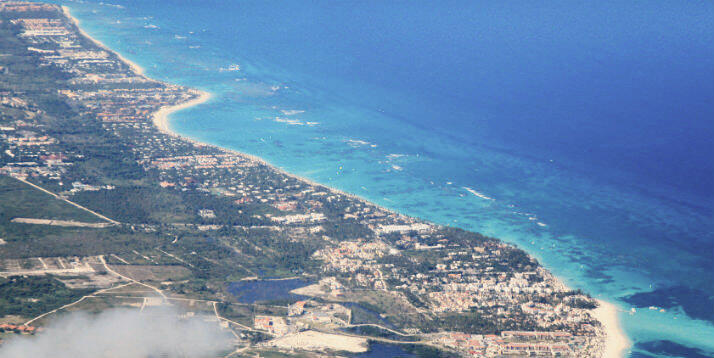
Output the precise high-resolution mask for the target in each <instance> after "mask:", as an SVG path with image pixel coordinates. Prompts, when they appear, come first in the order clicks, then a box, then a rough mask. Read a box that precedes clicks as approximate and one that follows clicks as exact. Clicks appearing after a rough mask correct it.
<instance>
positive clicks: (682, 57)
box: [58, 0, 714, 357]
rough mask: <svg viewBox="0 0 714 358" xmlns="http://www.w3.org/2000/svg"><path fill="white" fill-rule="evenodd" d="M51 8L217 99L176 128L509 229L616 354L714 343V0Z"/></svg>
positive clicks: (694, 350) (451, 219) (381, 199)
mask: <svg viewBox="0 0 714 358" xmlns="http://www.w3.org/2000/svg"><path fill="white" fill-rule="evenodd" d="M58 2H59V3H62V4H66V5H68V6H70V7H71V8H72V10H73V14H75V15H76V16H77V17H78V18H79V19H80V20H81V21H82V24H83V26H84V27H85V28H86V29H87V30H88V32H89V33H90V34H92V35H93V36H96V37H97V38H98V39H100V40H102V41H104V42H105V43H106V44H107V45H109V46H110V47H112V48H114V49H117V50H118V51H120V52H121V53H122V54H124V55H126V56H127V57H128V58H130V59H132V60H134V61H136V62H137V63H139V64H140V65H142V66H144V67H145V68H146V69H147V74H148V75H150V76H152V77H155V78H159V79H162V80H166V81H170V82H175V83H180V84H183V85H188V86H195V87H199V88H202V89H206V90H208V91H210V92H212V93H213V94H214V98H213V99H212V100H211V101H210V102H209V103H207V104H204V105H201V106H198V107H195V108H192V109H189V110H185V111H183V112H180V113H176V114H175V115H174V116H173V121H172V127H173V128H174V129H175V130H176V131H178V132H180V133H182V134H184V135H187V136H190V137H193V138H196V139H199V140H202V141H206V142H210V143H214V144H217V145H220V146H224V147H228V148H233V149H237V150H240V151H243V152H247V153H251V154H255V155H259V156H261V157H263V158H265V159H266V160H268V161H270V162H271V163H273V164H275V165H277V166H279V167H281V168H284V169H286V170H288V171H290V172H293V173H297V174H299V175H303V176H305V177H309V178H310V179H314V180H316V181H318V182H321V183H324V184H327V185H330V186H333V187H337V188H340V189H343V190H346V191H349V192H352V193H355V194H357V195H360V196H362V197H365V198H367V199H369V200H372V201H374V202H376V203H379V204H381V205H384V206H387V207H389V208H392V209H395V210H398V211H401V212H404V213H407V214H410V215H415V216H418V217H422V218H425V219H429V220H432V221H435V222H438V223H442V224H448V225H455V226H459V227H463V228H466V229H471V230H475V231H478V232H482V233H485V234H489V235H493V236H496V237H499V238H502V239H504V240H506V241H509V242H512V243H515V244H517V245H519V246H521V247H523V248H524V249H526V250H527V251H528V252H530V253H531V254H533V255H535V256H536V257H538V258H539V259H540V260H541V261H542V262H543V263H544V264H545V265H546V266H547V267H548V268H549V269H551V270H552V271H553V272H555V273H556V274H557V275H559V276H560V277H562V278H563V279H565V280H566V281H567V282H568V283H569V284H570V285H572V286H574V287H579V288H583V289H585V290H587V291H589V292H591V293H593V294H594V295H595V296H597V297H601V298H605V299H608V300H612V301H613V302H615V303H617V304H618V305H619V306H620V307H621V308H622V310H623V313H621V314H620V318H621V320H622V323H623V326H624V328H625V330H626V332H627V334H628V336H629V337H630V338H631V339H632V340H633V341H634V343H635V345H634V346H633V349H632V352H631V353H630V355H631V356H633V357H649V356H663V357H664V356H695V357H696V356H710V355H714V324H713V322H714V280H713V279H712V278H713V277H714V214H713V213H714V204H713V203H714V159H712V157H713V155H712V154H713V153H714V143H713V142H712V138H714V105H713V103H714V56H712V55H713V54H714V41H711V40H712V39H714V20H713V19H714V5H712V3H710V2H687V3H679V2H668V1H647V2H632V3H629V4H620V3H619V2H609V1H604V2H598V3H597V4H591V3H585V2H572V1H570V2H559V1H555V2H550V3H549V4H547V5H542V4H541V5H534V4H529V3H525V2H511V3H508V4H503V3H501V2H482V3H473V2H458V1H444V2H439V3H438V5H437V3H434V4H428V3H427V2H415V1H410V2H389V3H387V2H377V1H361V2H349V1H346V2H327V1H325V2H322V1H295V2H292V1H280V2H277V1H275V2H274V1H235V2H221V1H212V0H209V1H200V2H196V1H193V2H192V1H171V2H164V1H121V2H119V1H118V2H117V3H116V4H120V5H121V6H115V5H112V4H103V3H100V2H98V1H87V2H82V3H79V2H71V1H58ZM169 3H170V4H171V6H169ZM231 65H238V66H239V67H240V70H238V71H231V70H229V69H230V66H231ZM234 68H235V67H234ZM649 306H657V307H660V308H664V309H665V310H664V312H662V311H660V310H659V309H657V310H651V309H648V307H649ZM631 308H635V309H636V310H635V312H634V313H632V314H631V313H629V312H628V311H629V310H630V309H631Z"/></svg>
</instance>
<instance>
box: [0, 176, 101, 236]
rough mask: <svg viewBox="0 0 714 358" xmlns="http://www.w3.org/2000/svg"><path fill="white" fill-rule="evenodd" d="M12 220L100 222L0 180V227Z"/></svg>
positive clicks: (13, 182)
mask: <svg viewBox="0 0 714 358" xmlns="http://www.w3.org/2000/svg"><path fill="white" fill-rule="evenodd" d="M14 218H34V219H55V220H73V221H80V222H89V223H97V222H104V220H102V219H100V218H98V217H97V216H95V215H93V214H91V213H89V212H86V211H84V210H82V209H79V208H77V207H75V206H72V205H70V204H68V203H66V202H64V201H62V200H59V199H57V198H54V197H52V196H51V195H49V194H47V193H43V192H41V191H39V190H37V189H35V188H33V187H31V186H29V185H27V184H25V183H23V182H21V181H19V180H17V179H13V178H10V177H6V176H0V225H7V224H8V223H9V222H10V220H12V219H14ZM0 235H1V234H0Z"/></svg>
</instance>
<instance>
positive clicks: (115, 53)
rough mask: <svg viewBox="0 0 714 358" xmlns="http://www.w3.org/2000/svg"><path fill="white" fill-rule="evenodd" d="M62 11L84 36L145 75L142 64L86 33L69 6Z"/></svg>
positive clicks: (141, 74)
mask: <svg viewBox="0 0 714 358" xmlns="http://www.w3.org/2000/svg"><path fill="white" fill-rule="evenodd" d="M62 12H64V14H65V15H66V16H67V18H69V19H70V20H72V22H73V23H74V25H75V26H77V29H78V30H79V33H80V34H82V36H84V37H86V38H88V39H90V40H92V42H94V43H95V44H96V45H97V46H99V47H101V48H103V49H104V50H106V51H109V52H111V53H113V54H114V55H116V56H117V57H118V58H119V59H120V60H121V61H122V62H124V63H126V64H127V65H129V67H131V69H132V70H133V71H134V72H135V73H136V74H137V75H140V76H143V75H144V69H143V68H142V67H141V66H139V65H137V64H136V63H134V62H132V61H131V60H129V59H128V58H126V57H124V56H122V55H121V54H120V53H118V52H116V51H114V50H112V49H110V48H109V47H107V46H106V45H104V44H103V43H102V42H101V41H99V40H97V39H95V38H94V37H92V36H89V34H88V33H86V32H85V31H84V30H83V29H82V28H81V27H80V26H79V20H77V18H75V17H74V16H72V14H71V13H70V10H69V8H68V7H67V6H62Z"/></svg>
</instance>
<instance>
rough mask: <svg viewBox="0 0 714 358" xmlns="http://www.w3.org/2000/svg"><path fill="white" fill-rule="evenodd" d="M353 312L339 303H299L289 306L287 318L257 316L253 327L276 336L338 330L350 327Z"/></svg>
mask: <svg viewBox="0 0 714 358" xmlns="http://www.w3.org/2000/svg"><path fill="white" fill-rule="evenodd" d="M351 315H352V312H351V310H350V309H349V308H347V307H345V306H343V305H340V304H337V303H320V302H317V301H297V302H295V303H293V304H291V305H289V306H288V312H287V315H286V316H274V315H273V316H268V315H256V316H255V317H254V319H253V327H254V328H255V329H259V330H262V331H266V332H268V333H270V334H273V335H275V336H283V335H286V334H290V333H296V332H300V331H304V330H308V329H322V330H325V329H327V330H337V329H340V328H343V327H345V326H347V325H349V321H350V318H351Z"/></svg>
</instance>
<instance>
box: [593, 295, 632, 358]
mask: <svg viewBox="0 0 714 358" xmlns="http://www.w3.org/2000/svg"><path fill="white" fill-rule="evenodd" d="M597 303H598V307H597V308H595V309H594V310H592V311H590V314H591V315H592V316H593V317H594V318H595V319H596V320H598V321H599V322H600V324H602V329H603V331H604V332H605V342H604V347H603V352H602V357H605V358H610V357H624V356H625V352H627V349H628V348H630V346H631V345H632V342H631V341H630V339H629V338H628V337H627V335H625V332H624V331H623V329H622V325H621V324H620V319H619V317H618V316H617V311H618V308H617V306H615V305H614V304H612V303H610V302H607V301H603V300H600V299H598V300H597Z"/></svg>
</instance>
